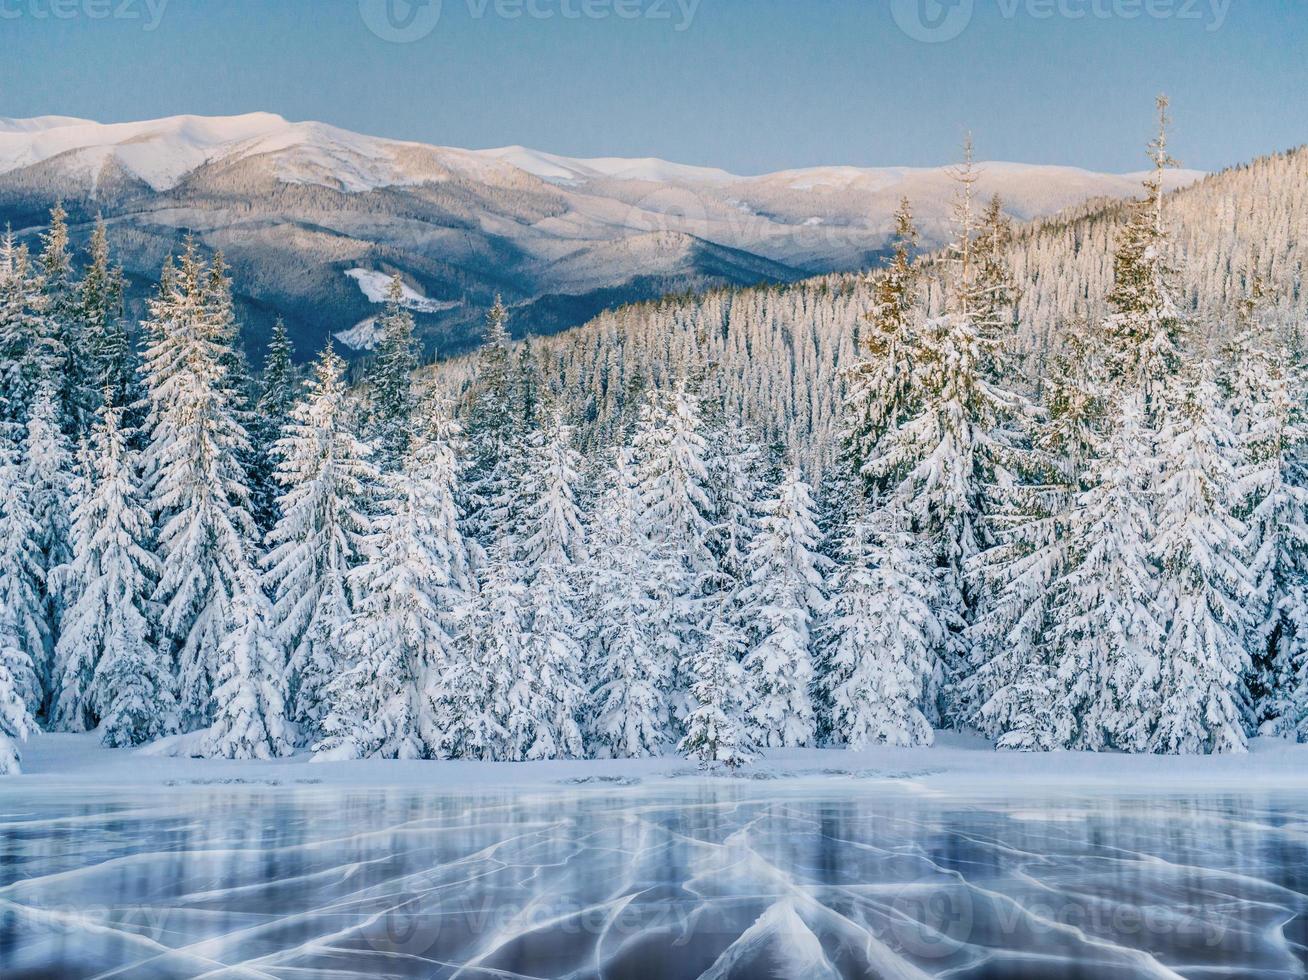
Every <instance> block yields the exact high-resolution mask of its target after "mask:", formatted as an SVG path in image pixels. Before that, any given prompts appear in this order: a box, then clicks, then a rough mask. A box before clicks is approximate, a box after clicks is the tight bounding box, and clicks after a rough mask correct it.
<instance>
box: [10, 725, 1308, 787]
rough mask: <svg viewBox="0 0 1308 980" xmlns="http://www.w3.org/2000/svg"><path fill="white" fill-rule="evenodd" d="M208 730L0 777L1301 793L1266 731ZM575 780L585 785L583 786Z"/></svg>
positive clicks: (42, 759) (1304, 753)
mask: <svg viewBox="0 0 1308 980" xmlns="http://www.w3.org/2000/svg"><path fill="white" fill-rule="evenodd" d="M204 737H205V733H204V732H198V733H195V732H193V733H191V734H189V735H182V736H174V737H173V738H171V739H163V740H160V741H159V742H154V743H151V744H149V745H146V746H143V747H141V748H139V749H108V748H105V747H104V746H102V745H101V744H100V742H99V737H98V736H97V735H96V734H95V733H89V734H84V735H72V734H63V733H38V734H35V735H33V736H32V737H31V738H29V739H28V740H27V741H26V742H22V743H19V744H18V748H19V750H20V751H21V753H22V756H23V772H22V774H21V775H18V776H7V777H4V778H3V779H0V786H3V787H6V788H19V787H33V788H34V787H36V786H39V785H52V784H59V785H72V786H78V787H85V788H91V787H104V788H119V789H121V788H123V787H128V786H160V785H165V784H172V783H178V782H180V783H185V782H221V781H224V780H233V779H241V780H247V781H253V782H280V783H284V784H290V783H294V782H296V781H301V782H303V781H309V782H319V783H323V784H326V785H339V786H346V787H359V786H387V787H408V788H433V787H439V788H440V789H442V790H446V791H460V790H464V789H473V788H476V787H500V788H504V789H522V790H530V789H533V788H535V789H541V788H546V787H549V786H560V785H567V786H569V787H572V788H575V785H574V784H576V783H577V781H578V780H585V781H590V782H594V783H596V784H597V785H602V786H603V785H607V786H608V787H609V788H610V789H611V788H612V785H613V783H612V780H615V779H623V780H635V781H639V782H641V783H642V784H659V783H666V784H668V785H673V784H683V783H684V781H685V780H687V779H696V780H698V779H714V780H717V779H747V780H759V779H762V780H782V781H785V782H786V783H787V784H792V783H795V784H797V783H801V782H819V783H827V784H832V783H836V784H845V785H849V784H851V783H856V784H857V785H859V786H866V787H868V789H869V791H875V789H874V788H875V787H877V786H883V787H896V788H899V789H903V790H907V791H911V792H917V793H926V794H940V795H947V794H966V793H977V794H984V795H996V794H1005V795H1008V796H1011V797H1017V796H1022V795H1036V794H1044V793H1049V792H1077V793H1093V794H1095V795H1139V794H1153V793H1159V794H1165V793H1178V794H1179V793H1195V792H1201V793H1204V794H1216V793H1224V792H1247V793H1258V792H1267V791H1272V790H1277V791H1281V790H1285V791H1299V790H1305V791H1308V745H1299V744H1295V743H1293V742H1289V741H1285V740H1282V739H1274V738H1259V739H1252V740H1251V741H1250V753H1249V754H1248V755H1214V756H1179V757H1178V756H1158V755H1120V754H1115V753H1109V752H1101V753H1096V752H1022V753H1017V752H998V751H995V750H994V749H993V747H992V746H991V743H989V742H987V741H985V740H984V739H982V738H980V737H978V736H974V735H965V734H958V733H954V732H943V731H942V732H937V733H936V743H935V744H934V745H933V746H930V747H924V748H911V749H902V748H868V749H862V750H859V751H846V750H844V749H768V750H765V751H763V752H761V753H759V754H758V756H757V757H756V758H755V761H754V763H753V764H752V765H750V766H746V767H745V768H743V769H741V770H740V771H739V772H738V773H736V774H735V775H729V774H726V773H722V772H718V773H708V774H705V773H702V772H700V771H699V770H697V769H696V768H695V767H694V766H693V765H692V764H690V763H688V762H687V761H686V760H685V759H682V758H679V757H676V756H664V757H661V758H652V759H602V760H601V759H587V760H556V761H548V762H472V761H468V762H465V761H448V762H430V761H405V760H366V761H352V762H316V763H311V762H310V761H309V760H310V758H311V756H310V753H309V752H307V751H300V752H297V753H296V754H295V755H294V756H292V757H290V758H286V759H273V760H268V761H262V760H253V761H231V760H226V759H196V758H187V757H180V758H178V757H173V756H170V755H168V754H166V753H168V752H170V751H171V752H178V751H180V752H181V753H182V755H183V756H185V753H186V752H187V751H193V750H198V746H199V744H200V742H201V741H202V740H203V738H204ZM581 785H586V784H585V783H582V784H581Z"/></svg>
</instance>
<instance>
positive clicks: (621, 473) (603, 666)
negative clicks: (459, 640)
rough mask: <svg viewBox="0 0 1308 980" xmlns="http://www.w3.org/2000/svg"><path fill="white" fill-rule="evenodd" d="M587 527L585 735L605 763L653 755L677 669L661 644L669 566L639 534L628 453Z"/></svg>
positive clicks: (621, 453)
mask: <svg viewBox="0 0 1308 980" xmlns="http://www.w3.org/2000/svg"><path fill="white" fill-rule="evenodd" d="M590 528H591V530H590V538H591V558H590V561H589V563H588V565H587V567H586V570H585V581H586V583H587V593H586V602H585V606H584V608H585V610H586V615H587V619H588V621H589V623H590V634H591V643H590V646H591V649H590V653H589V657H588V663H589V667H588V669H587V674H588V676H590V677H591V678H592V688H591V705H592V707H591V710H590V712H589V716H588V725H587V735H588V737H589V739H590V741H591V743H592V745H593V750H594V752H595V753H596V754H597V755H600V756H603V757H608V758H638V757H641V756H652V755H658V754H660V752H661V751H662V750H663V749H664V748H666V747H667V746H668V745H669V744H671V742H672V741H673V739H672V731H673V729H672V711H671V705H670V704H669V693H670V691H671V687H672V681H673V677H674V676H675V675H676V667H677V665H676V663H675V662H674V661H673V660H672V656H673V652H672V651H670V650H669V649H668V648H667V645H666V643H665V642H664V637H665V636H666V633H667V630H668V628H669V623H668V613H669V609H668V601H667V600H668V597H667V593H666V580H667V577H668V574H669V562H668V559H667V557H666V549H665V548H663V547H659V546H656V545H655V544H654V543H653V542H652V541H651V540H650V538H649V536H648V534H647V533H646V532H645V529H644V527H643V524H642V521H641V503H640V495H639V489H638V487H637V485H636V479H635V473H634V467H633V465H632V462H631V452H630V450H628V449H619V450H617V452H616V453H615V456H614V460H613V465H612V466H611V467H610V469H609V470H608V472H607V473H606V474H605V477H604V489H603V492H602V493H601V495H600V500H599V504H598V506H597V507H596V508H595V512H594V515H593V517H592V520H591V523H590Z"/></svg>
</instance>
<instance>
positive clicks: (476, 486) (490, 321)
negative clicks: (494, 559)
mask: <svg viewBox="0 0 1308 980" xmlns="http://www.w3.org/2000/svg"><path fill="white" fill-rule="evenodd" d="M507 321H508V310H507V309H506V308H505V306H504V304H503V302H501V300H500V298H499V297H498V296H497V297H496V298H495V305H494V306H492V307H491V310H490V312H489V314H487V317H486V332H485V335H484V337H483V340H482V345H481V348H480V349H479V350H478V352H477V361H476V373H475V377H474V379H473V384H472V390H471V392H470V394H469V396H468V403H467V406H466V411H465V416H466V418H467V420H468V421H467V426H466V431H467V434H468V453H469V466H468V470H467V476H466V484H467V485H466V490H465V497H466V504H465V507H464V510H465V512H466V515H467V516H466V520H467V525H468V530H469V537H470V539H471V540H472V541H473V542H474V543H475V544H476V545H477V546H478V550H485V549H489V548H490V546H491V545H492V544H493V543H494V542H495V541H496V540H497V539H498V538H499V537H500V536H501V534H503V533H505V532H506V531H507V529H508V527H509V525H510V524H511V523H512V520H511V517H512V515H510V514H509V513H508V509H509V503H508V499H509V498H510V497H511V496H512V489H513V487H514V484H515V483H516V482H517V479H518V476H519V471H520V468H521V462H522V453H521V451H520V450H521V440H522V438H523V435H524V431H523V428H522V424H521V418H522V416H521V414H520V411H519V408H520V405H519V403H518V402H517V401H516V399H515V393H514V387H515V386H514V377H513V365H512V361H511V358H510V349H509V344H510V340H509V332H508V328H507V326H506V323H507Z"/></svg>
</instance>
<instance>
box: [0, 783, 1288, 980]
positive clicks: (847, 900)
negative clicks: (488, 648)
mask: <svg viewBox="0 0 1308 980" xmlns="http://www.w3.org/2000/svg"><path fill="white" fill-rule="evenodd" d="M1306 814H1308V797H1304V796H1299V795H1289V796H1277V795H1274V794H1273V795H1259V796H1254V797H1243V796H1214V797H1193V796H1192V797H1158V798H1145V797H1140V796H1126V797H1118V798H1112V799H1107V800H1098V801H1092V800H1088V799H1086V798H1084V797H1081V798H1078V797H1076V796H1072V795H1056V796H1048V797H1044V798H1039V797H1027V798H1025V799H1022V800H1005V799H999V798H995V799H982V798H977V797H971V798H964V797H949V796H942V795H939V794H922V793H913V792H907V791H902V790H895V789H893V788H892V789H889V790H886V789H882V788H881V787H872V786H867V785H864V786H858V785H851V784H850V781H845V780H840V779H831V780H827V781H826V782H825V783H823V784H822V785H821V786H820V787H817V788H815V786H814V785H813V784H811V783H809V784H803V785H793V784H791V785H787V784H786V783H785V782H784V781H776V782H766V781H762V782H754V781H748V780H740V781H716V782H708V781H698V780H685V781H681V784H678V782H677V781H674V782H672V783H669V784H665V785H661V786H657V787H644V786H635V787H623V786H617V785H603V784H602V785H598V786H595V785H587V786H579V787H576V788H553V789H541V790H534V789H533V790H523V791H517V792H510V791H482V792H477V793H471V794H464V795H459V796H451V795H441V794H439V793H437V792H430V793H424V792H419V791H415V790H412V789H406V790H386V789H360V790H350V789H343V788H341V787H339V786H312V785H308V786H300V787H294V786H280V787H259V786H250V785H240V784H237V785H200V786H176V787H172V788H159V789H153V790H145V791H132V792H130V793H128V792H126V791H123V792H115V791H112V790H107V789H104V788H98V789H94V790H90V791H82V792H78V791H75V790H72V789H67V788H50V787H44V788H43V787H39V786H17V785H16V786H14V787H12V788H11V787H3V786H0V821H2V822H3V823H2V826H0V975H3V976H4V977H6V978H10V980H14V978H19V977H82V976H85V977H91V976H99V977H108V976H121V977H130V978H134V980H135V978H143V977H191V976H198V975H204V976H223V977H229V976H230V977H277V978H287V980H290V978H305V977H347V976H354V975H360V974H361V975H368V976H394V977H447V976H455V975H458V976H461V977H468V978H474V977H475V978H490V977H499V978H503V977H519V976H522V977H578V978H580V977H615V978H639V977H650V978H660V977H696V976H706V977H742V978H751V980H752V978H762V977H770V976H780V977H789V976H794V977H804V978H823V977H837V976H841V977H865V976H875V977H881V976H885V977H917V976H949V977H959V978H963V977H968V978H972V977H977V978H979V977H1004V978H1011V977H1028V976H1029V977H1049V976H1071V977H1077V976H1082V977H1115V978H1121V977H1136V976H1139V977H1170V976H1177V975H1181V976H1189V977H1217V976H1221V977H1232V976H1249V977H1255V976H1257V977H1269V976H1300V975H1303V974H1304V964H1305V962H1308V953H1306V951H1305V944H1306V943H1308V929H1306V928H1305V910H1306V907H1308V897H1305V896H1306V894H1308V821H1305V815H1306Z"/></svg>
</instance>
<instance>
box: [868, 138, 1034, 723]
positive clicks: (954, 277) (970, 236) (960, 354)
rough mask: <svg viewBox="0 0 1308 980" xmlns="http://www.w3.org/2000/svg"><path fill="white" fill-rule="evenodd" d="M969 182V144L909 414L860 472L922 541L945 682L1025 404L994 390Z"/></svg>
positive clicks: (951, 711) (992, 315)
mask: <svg viewBox="0 0 1308 980" xmlns="http://www.w3.org/2000/svg"><path fill="white" fill-rule="evenodd" d="M977 177H978V174H977V171H976V169H975V167H974V166H973V165H972V153H971V142H970V140H969V142H968V144H967V146H966V153H965V158H964V164H963V165H962V167H960V168H959V170H958V172H957V175H956V180H957V182H958V187H959V191H958V198H957V202H956V204H955V225H956V237H955V240H954V242H953V244H952V245H951V246H950V249H949V252H948V259H949V263H948V268H949V276H950V280H949V299H948V311H947V312H945V313H943V314H942V315H940V316H937V317H934V318H932V319H931V320H929V321H927V322H926V323H925V324H924V325H923V326H922V327H921V329H920V330H919V331H918V341H917V343H916V344H915V345H914V354H915V357H916V359H917V366H916V371H915V375H914V382H915V383H916V385H917V394H918V398H917V404H916V406H915V412H914V414H913V415H912V416H911V417H909V418H906V419H905V420H903V421H902V422H901V423H900V424H899V425H897V426H896V427H895V428H893V429H890V430H888V431H887V432H886V433H885V434H884V435H883V436H882V438H881V439H880V441H879V442H878V444H877V447H876V452H875V454H874V455H872V456H871V457H870V458H869V459H867V460H866V462H865V463H864V464H863V470H862V472H863V475H864V477H865V479H866V480H868V481H870V483H871V485H872V486H873V487H884V490H883V492H882V493H881V494H880V496H879V497H878V498H876V500H875V501H874V504H875V506H877V507H881V506H886V507H891V508H894V509H895V510H896V511H898V512H900V513H902V514H904V515H906V516H907V517H908V518H909V519H910V523H911V526H910V527H908V528H907V529H906V530H908V531H911V532H912V533H914V534H917V535H920V536H923V538H924V539H925V541H926V542H927V543H928V544H929V547H930V548H931V550H932V554H933V561H934V564H935V565H936V567H937V568H938V569H939V574H940V577H941V590H940V592H939V597H940V601H941V603H942V606H941V608H940V609H939V610H938V611H937V615H938V616H939V617H940V620H941V622H942V623H944V624H945V626H946V627H947V632H946V635H945V637H944V638H943V640H942V644H941V648H940V650H939V651H938V652H937V657H938V659H939V660H940V661H941V662H942V663H943V664H944V665H945V670H946V674H947V681H948V680H950V679H952V678H954V677H956V676H960V675H961V674H962V673H963V671H962V666H963V658H964V656H965V653H966V643H965V641H964V638H963V630H964V627H965V624H966V622H967V620H968V618H969V617H970V616H971V614H972V613H973V612H974V609H975V605H976V601H977V598H978V597H977V596H975V595H973V594H972V592H971V589H970V588H969V583H968V582H967V579H966V576H965V572H966V568H967V564H968V562H969V561H970V560H971V559H972V558H973V557H974V556H975V555H977V554H979V553H980V552H981V551H982V550H983V549H984V548H985V547H987V546H988V545H989V544H990V543H991V542H990V541H989V540H988V538H987V528H985V527H984V526H983V523H982V522H983V519H984V517H985V515H986V513H987V512H988V511H991V510H993V509H995V508H996V506H999V504H997V501H996V499H995V498H996V495H1002V494H1003V493H1005V492H1007V489H1008V488H1009V487H1011V486H1012V485H1013V484H1014V482H1015V480H1016V478H1017V475H1018V474H1017V472H1016V471H1017V469H1018V466H1019V465H1020V464H1021V462H1022V459H1021V456H1022V453H1021V450H1022V434H1021V431H1020V424H1019V423H1020V420H1021V418H1022V416H1023V415H1024V414H1025V413H1026V411H1027V405H1026V402H1025V400H1024V399H1023V398H1022V397H1021V396H1020V395H1019V394H1017V393H1016V392H1015V391H1013V390H1012V389H1011V388H1009V387H1006V386H1005V385H1006V384H1011V383H1012V374H1011V371H1010V370H1009V365H1011V358H1010V357H1008V350H1007V345H1008V344H1009V343H1010V342H1011V324H1010V329H1009V330H1008V331H1005V330H1004V329H1003V326H1002V323H1003V320H1004V317H1005V316H1007V314H1006V313H1005V307H1004V305H1003V300H1004V298H1005V297H1006V296H1007V295H1008V290H1009V287H1008V285H1007V284H1006V283H1004V282H1002V281H999V280H996V279H993V278H992V276H993V275H996V274H997V273H996V269H997V268H1001V267H997V266H994V265H992V264H987V263H985V262H982V261H981V260H980V258H979V256H978V250H977V238H978V233H979V231H978V230H979V227H980V226H979V223H978V219H977V215H976V212H975V205H974V200H973V195H974V192H975V184H976V180H977ZM981 254H982V255H984V249H983V250H982V251H981ZM978 655H979V656H982V657H984V655H985V654H984V651H981V652H979V653H978ZM966 693H967V692H965V691H960V690H951V691H949V692H948V693H945V692H941V691H929V692H928V700H929V701H930V702H931V703H932V704H935V705H938V708H930V709H929V710H928V718H929V719H930V720H931V721H932V722H933V723H935V722H936V720H937V718H944V719H947V720H951V721H957V720H959V719H960V718H961V717H963V716H964V715H966V714H967V713H968V710H969V709H968V704H967V703H965V702H963V701H962V700H961V697H962V695H965V694H966Z"/></svg>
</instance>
